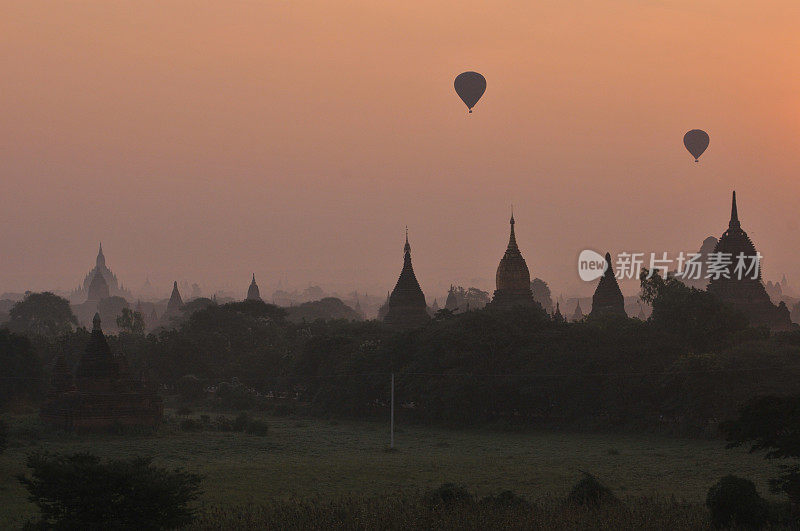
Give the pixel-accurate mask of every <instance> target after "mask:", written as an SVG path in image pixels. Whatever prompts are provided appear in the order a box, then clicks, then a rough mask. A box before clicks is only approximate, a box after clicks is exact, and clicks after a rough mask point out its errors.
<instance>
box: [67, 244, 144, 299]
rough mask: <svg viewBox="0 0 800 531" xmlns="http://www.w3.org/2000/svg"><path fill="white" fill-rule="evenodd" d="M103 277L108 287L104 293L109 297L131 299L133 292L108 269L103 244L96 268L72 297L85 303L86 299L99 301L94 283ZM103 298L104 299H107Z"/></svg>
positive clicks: (98, 252)
mask: <svg viewBox="0 0 800 531" xmlns="http://www.w3.org/2000/svg"><path fill="white" fill-rule="evenodd" d="M98 276H102V277H103V278H102V281H103V283H104V284H105V285H106V287H105V289H104V290H103V293H105V292H107V293H108V295H105V297H109V296H117V297H123V298H129V297H131V292H130V291H129V290H127V289H125V287H124V286H123V285H122V284H121V283H120V282H119V281H118V280H117V276H116V275H115V274H114V273H113V272H112V271H111V270H110V269H109V268H108V266H107V265H106V257H105V255H104V254H103V244H102V243H101V244H100V248H99V250H98V251H97V258H96V259H95V266H94V267H93V268H92V270H91V271H89V273H88V274H87V275H86V277H85V278H84V279H83V285H82V286H79V287H78V288H77V289H76V290H75V291H74V292H73V294H72V295H71V298H73V299H74V300H80V301H83V300H84V297H85V298H86V299H85V300H90V301H97V300H100V299H97V298H96V297H97V292H96V291H95V292H94V293H93V292H92V288H91V286H92V283H93V282H95V279H96V277H98ZM105 297H103V298H105Z"/></svg>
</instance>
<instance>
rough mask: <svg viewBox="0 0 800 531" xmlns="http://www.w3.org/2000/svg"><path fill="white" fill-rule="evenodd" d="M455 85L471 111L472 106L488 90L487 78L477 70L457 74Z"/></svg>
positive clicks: (459, 95)
mask: <svg viewBox="0 0 800 531" xmlns="http://www.w3.org/2000/svg"><path fill="white" fill-rule="evenodd" d="M453 86H454V87H455V88H456V93H457V94H458V97H459V98H461V101H463V102H464V103H465V104H466V105H467V108H468V109H469V112H470V113H471V112H472V108H473V107H475V104H476V103H478V100H479V99H481V96H483V93H484V92H486V78H485V77H483V76H482V75H480V74H479V73H477V72H463V73H461V74H458V76H456V80H455V81H454V82H453Z"/></svg>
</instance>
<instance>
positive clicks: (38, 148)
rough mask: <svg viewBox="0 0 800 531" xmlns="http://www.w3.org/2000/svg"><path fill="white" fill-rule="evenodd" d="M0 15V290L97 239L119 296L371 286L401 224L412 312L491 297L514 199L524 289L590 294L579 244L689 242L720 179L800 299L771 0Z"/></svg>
mask: <svg viewBox="0 0 800 531" xmlns="http://www.w3.org/2000/svg"><path fill="white" fill-rule="evenodd" d="M0 7H1V8H2V10H1V11H2V16H0V165H1V166H0V168H2V173H1V174H0V175H2V195H0V197H1V198H2V199H0V201H1V202H0V223H2V230H0V291H6V290H23V289H26V288H27V289H35V290H41V289H54V288H68V287H72V286H75V285H77V284H78V283H79V282H80V281H81V280H82V279H83V276H84V275H85V274H86V272H87V271H88V270H89V268H90V267H91V266H92V265H93V262H94V256H95V254H96V248H97V242H98V240H102V241H103V244H104V248H105V250H106V257H107V259H108V264H109V266H110V267H111V268H112V269H113V270H114V271H115V272H116V273H117V275H118V277H119V278H120V279H121V280H122V281H123V282H124V283H125V284H126V285H129V286H131V287H132V288H134V289H136V288H138V287H139V286H141V284H142V283H143V282H144V279H145V276H146V275H149V277H150V279H151V281H152V282H153V283H154V284H156V285H157V286H159V287H163V291H164V292H165V293H166V292H167V291H168V289H169V287H170V285H171V281H172V280H173V279H178V280H182V279H186V280H189V281H190V282H199V283H200V284H201V286H203V287H204V288H206V289H210V288H220V287H224V286H227V287H228V288H229V289H235V290H237V291H240V292H244V290H245V289H246V287H247V284H248V280H249V276H250V274H251V272H255V273H256V276H257V278H258V279H259V281H260V284H261V286H262V292H263V290H265V289H266V290H267V293H269V292H271V290H272V289H273V288H274V286H275V285H276V284H277V282H278V280H279V279H283V281H284V282H287V281H288V283H289V284H290V285H292V286H295V287H298V288H302V287H305V286H307V285H308V283H309V282H314V283H320V284H322V285H323V286H328V287H330V288H332V289H339V290H342V291H344V290H346V289H350V288H360V289H361V290H364V289H367V290H370V291H371V292H385V291H386V290H388V289H391V288H392V287H393V285H394V283H395V281H396V279H397V275H398V274H399V271H400V268H401V266H402V246H403V228H404V226H405V225H406V224H407V225H408V226H409V231H410V236H411V244H412V247H413V256H414V266H415V270H416V272H417V277H418V278H419V280H420V283H421V284H422V287H423V290H425V291H426V293H427V294H428V295H429V299H432V297H433V296H438V295H439V294H440V292H442V291H443V290H444V288H445V287H446V286H447V285H449V284H450V283H451V282H459V283H463V284H465V285H466V284H468V283H470V281H471V280H472V279H483V280H481V281H480V282H481V283H482V287H484V288H492V289H493V288H494V274H495V270H496V267H497V263H498V261H499V259H500V257H501V256H502V254H503V251H504V249H505V246H506V243H507V239H508V217H509V205H510V203H512V202H513V203H514V207H515V212H516V218H517V240H518V242H519V245H520V248H521V250H522V252H523V255H524V256H525V258H526V259H527V262H528V266H529V268H530V270H531V274H532V276H538V277H541V278H544V279H545V280H547V281H548V282H549V283H550V284H551V286H552V287H553V288H554V291H555V292H556V293H558V292H561V291H564V292H575V291H578V290H582V291H583V292H585V293H591V289H592V287H593V286H586V285H582V283H581V281H580V280H579V279H578V276H577V272H576V259H577V255H578V253H579V252H580V250H582V249H584V248H593V249H597V250H599V251H605V250H611V251H612V252H619V251H637V250H638V251H659V252H660V251H665V250H666V251H678V250H685V251H695V250H697V249H698V248H699V246H700V243H701V242H702V240H703V238H705V237H706V236H708V235H715V236H719V235H720V234H721V233H722V231H723V230H724V229H725V228H726V227H727V220H728V214H729V209H730V204H729V202H730V191H731V189H733V188H734V187H735V188H736V190H737V192H738V193H737V196H738V198H739V214H740V218H741V220H742V225H743V227H744V228H745V230H747V231H748V233H749V234H750V236H751V237H752V238H753V240H754V242H755V243H756V246H757V248H758V249H759V250H760V251H761V253H762V254H763V255H764V256H765V262H764V275H765V279H774V278H776V277H777V278H779V277H780V274H781V273H784V272H785V273H787V275H788V276H789V280H790V282H791V281H794V285H795V287H798V288H800V264H798V260H797V250H798V248H800V233H798V228H800V224H798V218H799V217H800V212H799V211H798V200H797V198H798V195H799V194H798V192H800V183H798V169H799V168H800V53H798V50H800V32H798V31H797V27H798V25H800V3H798V2H797V1H796V0H786V1H772V2H770V1H762V2H734V1H731V0H719V1H698V0H662V1H657V0H652V1H647V0H627V1H623V0H571V1H569V2H565V1H563V0H553V1H546V0H545V1H542V0H537V1H536V2H530V1H528V0H525V1H518V2H470V1H466V0H458V1H455V0H454V1H448V2H444V1H439V2H432V1H424V2H423V1H412V2H383V1H375V0H363V1H344V0H337V1H327V0H326V1H318V2H306V1H299V0H287V1H268V0H260V1H234V0H225V1H222V0H215V1H201V0H193V1H171V0H156V1H150V0H135V1H130V2H121V1H108V0H81V1H77V0H76V1H72V2H69V1H47V2H44V1H36V0H16V1H0ZM464 70H477V71H479V72H481V73H483V74H484V75H485V76H486V79H487V81H488V88H487V91H486V94H485V95H484V97H483V99H482V100H481V101H480V103H478V105H477V107H476V108H475V112H474V113H473V114H472V115H468V114H467V112H466V108H465V107H464V105H463V104H462V102H461V101H460V100H459V99H458V97H457V96H456V94H455V93H454V91H453V78H454V77H455V76H456V75H457V74H458V73H460V72H462V71H464ZM692 128H702V129H705V130H707V131H708V132H709V133H710V135H711V146H710V147H709V150H708V151H707V152H706V154H705V155H703V157H702V159H701V163H700V164H694V163H693V162H692V161H691V159H690V157H689V155H688V153H686V152H685V151H684V149H683V146H682V137H683V134H684V132H686V131H687V130H688V129H692ZM626 291H630V290H626ZM376 294H377V293H376Z"/></svg>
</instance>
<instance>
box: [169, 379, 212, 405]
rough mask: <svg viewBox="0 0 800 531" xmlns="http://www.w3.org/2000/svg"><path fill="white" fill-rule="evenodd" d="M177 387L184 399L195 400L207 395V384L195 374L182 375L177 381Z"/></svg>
mask: <svg viewBox="0 0 800 531" xmlns="http://www.w3.org/2000/svg"><path fill="white" fill-rule="evenodd" d="M175 389H176V390H177V391H178V394H179V395H180V397H181V398H182V399H183V400H186V401H187V402H193V401H195V400H200V399H201V398H203V397H204V396H205V386H204V385H203V382H202V381H200V378H198V377H197V376H195V375H194V374H187V375H186V376H182V377H181V378H180V379H179V380H178V381H177V382H176V383H175Z"/></svg>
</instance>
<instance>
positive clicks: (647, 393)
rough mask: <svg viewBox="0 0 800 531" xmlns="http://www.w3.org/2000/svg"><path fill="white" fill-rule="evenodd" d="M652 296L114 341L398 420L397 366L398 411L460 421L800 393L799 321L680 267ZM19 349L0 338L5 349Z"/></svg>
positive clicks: (228, 315) (173, 376)
mask: <svg viewBox="0 0 800 531" xmlns="http://www.w3.org/2000/svg"><path fill="white" fill-rule="evenodd" d="M642 293H643V297H644V299H645V300H646V301H649V302H651V303H652V305H653V314H652V316H651V318H650V319H648V320H647V321H645V322H642V321H639V320H637V319H619V318H616V319H587V320H584V321H583V322H578V323H566V322H563V321H554V320H553V319H551V318H550V317H549V316H548V315H547V314H546V313H545V312H544V311H543V310H542V309H541V308H540V307H534V308H529V309H524V308H519V309H516V310H511V311H502V312H501V311H496V310H492V309H483V310H476V311H470V312H465V313H462V314H453V313H451V312H444V311H443V312H440V313H439V314H437V317H436V318H435V319H433V320H431V321H430V323H428V324H427V325H426V326H424V327H421V328H418V329H414V330H408V331H403V330H395V329H391V328H389V327H387V326H386V325H384V324H383V323H381V322H377V321H348V320H328V321H323V320H319V319H318V320H313V321H312V320H303V319H301V320H299V321H294V322H293V321H292V320H290V319H289V318H288V317H287V311H286V310H284V309H281V308H278V307H276V306H273V305H270V304H265V303H263V302H261V301H245V302H239V303H230V304H223V305H217V304H208V305H199V306H198V308H197V309H196V311H194V312H193V313H187V315H186V316H185V319H184V320H183V321H182V322H181V323H180V324H179V325H178V326H177V328H175V329H161V330H160V331H158V332H157V333H155V334H150V335H148V336H144V335H143V334H140V333H136V332H137V331H138V330H134V328H136V327H135V326H128V324H131V325H132V324H133V323H128V322H127V321H125V323H124V324H125V325H126V326H124V327H123V328H127V329H128V330H127V331H125V332H122V333H121V334H120V335H119V336H111V337H110V338H109V343H110V345H111V347H112V350H113V351H114V352H115V353H124V354H125V357H126V359H127V363H128V366H129V367H130V370H131V372H132V373H133V374H143V375H145V376H147V377H148V378H151V379H154V380H156V381H157V382H158V383H159V384H162V385H164V386H166V387H167V389H168V390H169V391H168V392H173V393H179V394H180V395H181V396H182V397H183V400H184V401H187V402H191V401H209V402H211V403H216V404H219V405H220V406H221V407H222V406H224V407H228V408H234V409H251V408H262V409H265V410H267V409H268V410H272V411H275V412H279V411H283V412H285V411H294V410H296V409H297V408H299V407H301V406H302V407H305V408H307V410H310V411H311V412H313V413H315V414H318V415H324V416H331V415H333V416H358V417H368V416H373V415H381V416H383V415H386V414H387V413H388V407H389V399H390V396H389V391H390V390H389V380H390V375H391V374H392V373H393V374H394V375H395V398H396V401H397V404H396V405H397V407H396V411H395V414H396V415H397V416H398V417H399V418H401V419H404V420H409V419H410V420H417V421H426V422H437V423H445V424H453V425H466V424H486V423H492V424H498V425H500V426H510V425H517V424H529V425H530V424H537V425H546V424H549V425H569V426H578V427H602V428H614V427H621V426H624V427H626V428H646V429H659V430H662V431H669V432H680V433H716V424H717V422H718V421H720V420H724V419H727V418H732V417H733V416H734V415H735V414H736V411H737V408H738V407H739V406H740V405H741V404H742V403H743V402H745V401H746V400H748V399H750V398H752V397H754V396H758V395H762V394H786V393H797V392H800V378H798V377H797V376H798V375H800V332H798V331H795V332H789V333H782V334H773V335H770V334H769V332H768V331H766V330H764V329H752V328H748V327H747V325H746V320H744V318H743V317H742V316H741V315H739V314H737V313H736V312H734V311H733V310H731V309H730V308H729V307H727V306H725V305H723V304H721V303H720V302H719V301H717V300H716V299H715V298H714V297H712V296H711V295H709V294H708V293H706V292H703V291H698V290H695V289H692V288H688V287H686V286H685V285H683V284H681V283H680V282H678V281H676V280H675V279H672V278H668V279H666V280H664V279H662V278H660V277H659V276H658V275H654V276H653V277H651V278H649V279H648V278H646V277H645V278H643V279H642ZM132 315H133V314H131V316H132ZM295 317H296V316H295ZM6 337H8V336H6ZM30 337H31V340H32V343H33V350H34V353H35V355H36V356H34V357H30V359H37V357H38V359H41V360H42V361H41V362H36V363H39V365H38V370H39V371H41V370H42V368H43V367H44V368H49V367H50V366H51V364H52V360H53V359H54V357H55V355H56V354H58V353H59V352H65V353H66V354H67V359H68V362H69V363H71V364H73V365H74V364H75V363H77V361H78V359H79V357H80V354H81V352H82V350H83V348H84V346H85V344H86V340H87V332H86V330H84V329H82V328H79V329H77V330H75V331H73V332H68V333H64V334H62V335H60V336H58V337H56V338H54V339H48V338H46V337H43V336H39V335H30ZM8 348H9V347H7V346H4V344H3V342H2V336H0V356H8V354H7V352H8ZM0 370H3V369H0Z"/></svg>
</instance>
